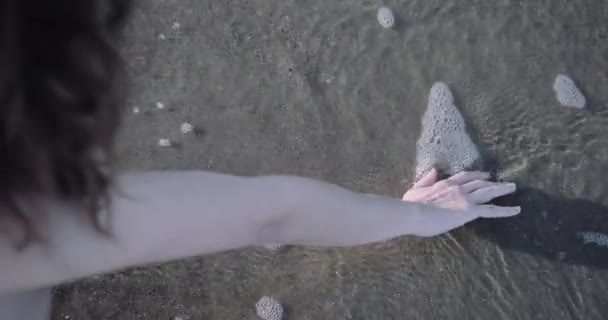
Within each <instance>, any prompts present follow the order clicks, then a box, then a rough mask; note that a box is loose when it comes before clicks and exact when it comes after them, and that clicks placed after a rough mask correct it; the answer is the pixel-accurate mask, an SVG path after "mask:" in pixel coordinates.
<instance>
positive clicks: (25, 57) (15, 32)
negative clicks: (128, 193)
mask: <svg viewBox="0 0 608 320" xmlns="http://www.w3.org/2000/svg"><path fill="white" fill-rule="evenodd" d="M0 6H1V9H0V152H1V156H0V226H3V228H4V229H6V226H7V225H10V226H11V227H10V228H11V229H12V230H14V229H15V228H17V227H19V228H20V230H22V231H23V232H20V234H21V235H22V236H20V237H19V239H20V240H19V242H18V243H17V245H18V246H23V245H26V244H28V243H29V242H31V241H32V240H35V239H37V238H38V237H37V234H38V232H37V230H36V227H35V226H36V223H35V222H36V221H37V220H38V219H40V218H41V215H44V212H39V211H37V210H30V209H26V207H25V205H24V204H28V203H29V202H30V201H33V200H32V199H35V198H36V197H39V196H43V197H46V198H48V197H53V198H59V199H61V200H68V201H70V202H71V203H76V204H77V205H79V206H82V208H84V209H85V210H84V212H86V213H87V214H88V215H89V220H90V221H91V223H92V225H93V226H94V227H95V228H96V229H97V230H99V231H102V230H103V228H102V227H101V225H100V223H99V219H98V214H99V212H100V210H101V209H102V206H103V205H104V204H107V200H108V199H109V198H108V196H107V195H108V188H109V186H110V183H111V172H112V170H111V169H112V159H113V142H114V137H115V134H116V131H117V128H118V125H119V122H120V121H119V120H120V115H121V106H122V98H123V96H124V93H125V92H124V90H123V88H124V83H123V82H124V81H122V80H123V74H124V72H122V71H123V70H122V68H121V67H120V66H121V58H120V56H119V52H118V49H117V42H118V39H119V38H120V37H119V34H120V30H121V29H122V26H123V24H124V22H125V20H126V17H127V15H128V11H129V7H130V1H127V0H86V1H82V0H57V1H39V0H0Z"/></svg>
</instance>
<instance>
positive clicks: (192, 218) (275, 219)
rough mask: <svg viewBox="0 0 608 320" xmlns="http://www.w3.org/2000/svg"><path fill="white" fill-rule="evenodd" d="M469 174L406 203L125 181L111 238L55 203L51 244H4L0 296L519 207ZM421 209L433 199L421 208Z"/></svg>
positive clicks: (300, 188) (244, 185)
mask: <svg viewBox="0 0 608 320" xmlns="http://www.w3.org/2000/svg"><path fill="white" fill-rule="evenodd" d="M488 178H489V176H488V175H487V174H485V173H479V172H470V173H463V174H459V175H456V176H454V177H452V178H449V179H448V180H444V181H440V182H437V183H436V180H437V174H436V172H435V171H434V170H433V171H431V172H430V173H429V174H427V175H426V176H425V177H424V178H422V179H421V180H420V181H419V182H418V183H417V185H415V186H414V187H413V188H412V189H411V190H410V191H408V193H406V195H405V196H404V199H403V200H404V201H401V200H396V199H391V198H387V197H381V196H373V195H364V194H358V193H353V192H351V191H348V190H346V189H343V188H341V187H338V186H335V185H331V184H328V183H324V182H320V181H316V180H310V179H305V178H298V177H289V176H267V177H254V178H245V177H235V176H229V175H221V174H215V173H208V172H201V171H174V172H146V173H139V174H130V175H125V176H122V177H120V179H119V180H118V186H120V189H121V190H122V191H123V194H124V195H116V196H115V197H114V199H113V207H112V212H111V217H112V220H111V221H112V222H111V225H110V230H111V232H112V238H107V237H104V236H102V235H100V234H98V233H96V232H95V231H93V229H92V228H91V227H90V226H89V225H87V224H86V223H85V222H84V220H83V218H82V216H83V215H82V214H78V213H77V212H74V210H75V209H74V208H71V207H69V206H67V205H57V204H49V205H48V208H49V209H48V210H49V211H48V214H49V215H50V219H49V220H50V223H49V224H48V225H47V226H46V228H47V231H48V232H47V234H48V235H49V236H48V238H47V239H46V241H47V242H46V244H45V245H41V244H33V245H31V246H30V247H28V248H27V249H26V250H25V251H22V252H17V251H15V250H14V248H13V247H12V246H10V244H9V242H8V241H5V240H4V239H2V238H0V270H1V271H0V293H2V292H14V291H21V290H27V289H35V288H41V287H46V286H51V285H55V284H58V283H61V282H64V281H68V280H72V279H77V278H81V277H85V276H89V275H93V274H98V273H104V272H110V271H113V270H117V269H121V268H125V267H130V266H136V265H142V264H148V263H156V262H164V261H171V260H175V259H180V258H186V257H191V256H197V255H203V254H208V253H213V252H219V251H224V250H229V249H236V248H242V247H248V246H258V245H263V244H265V243H270V242H273V243H282V244H300V245H318V246H352V245H358V244H364V243H371V242H377V241H382V240H387V239H391V238H394V237H397V236H401V235H414V236H434V235H437V234H441V233H444V232H447V231H449V230H452V229H454V228H457V227H460V226H462V225H464V224H466V223H467V222H469V221H471V220H474V219H476V218H479V217H487V218H494V217H507V216H512V215H516V214H517V213H519V211H520V209H519V208H518V207H515V208H505V207H495V206H485V205H479V204H481V203H485V202H487V201H490V200H492V199H493V198H496V197H499V196H502V195H505V194H508V193H512V192H514V191H515V186H514V185H513V184H503V183H493V182H489V181H486V180H487V179H488ZM421 202H427V203H426V204H422V203H421Z"/></svg>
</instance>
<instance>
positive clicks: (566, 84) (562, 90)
mask: <svg viewBox="0 0 608 320" xmlns="http://www.w3.org/2000/svg"><path fill="white" fill-rule="evenodd" d="M553 90H555V97H556V98H557V101H559V103H560V104H561V105H562V106H565V107H571V108H578V109H582V108H584V107H585V105H586V104H587V99H585V96H584V95H583V93H582V92H581V90H579V89H578V87H577V86H576V84H575V83H574V81H573V80H572V79H570V78H569V77H568V76H566V75H563V74H558V75H557V77H555V82H553Z"/></svg>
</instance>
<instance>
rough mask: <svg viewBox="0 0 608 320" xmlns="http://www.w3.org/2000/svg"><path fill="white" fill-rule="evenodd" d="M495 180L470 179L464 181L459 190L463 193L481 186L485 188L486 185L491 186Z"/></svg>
mask: <svg viewBox="0 0 608 320" xmlns="http://www.w3.org/2000/svg"><path fill="white" fill-rule="evenodd" d="M495 184H496V183H495V182H492V181H487V180H475V181H471V182H469V183H465V184H464V185H463V186H462V187H461V190H462V192H464V193H471V192H473V191H475V190H478V189H481V188H486V187H491V186H493V185H495Z"/></svg>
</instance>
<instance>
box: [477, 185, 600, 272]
mask: <svg viewBox="0 0 608 320" xmlns="http://www.w3.org/2000/svg"><path fill="white" fill-rule="evenodd" d="M515 203H518V204H519V205H521V207H522V212H521V214H519V215H518V216H517V217H514V218H510V219H505V220H501V219H498V220H495V219H481V220H479V221H476V222H474V223H473V224H471V228H472V229H473V230H474V231H475V233H477V234H478V235H480V236H482V237H484V238H487V239H490V240H491V241H494V242H495V243H496V244H497V245H498V246H500V247H501V248H502V249H511V250H518V251H522V252H526V253H529V254H532V255H538V256H542V257H544V258H547V259H551V260H557V261H562V262H564V263H568V264H574V265H585V266H590V267H596V268H602V269H608V208H606V207H604V206H602V205H599V204H597V203H593V202H590V201H587V200H580V199H571V200H566V199H559V198H556V197H552V196H549V195H548V194H546V193H544V192H542V191H540V190H536V189H529V188H522V189H520V191H519V192H518V193H517V194H515V195H512V196H508V197H505V198H504V199H501V200H500V202H498V203H497V204H499V205H513V204H515ZM582 232H596V233H598V235H599V234H604V235H606V237H604V239H600V240H604V241H606V242H605V243H603V244H597V243H593V242H590V241H588V242H585V240H584V238H583V236H582V234H581V233H582ZM591 235H592V234H591Z"/></svg>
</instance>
